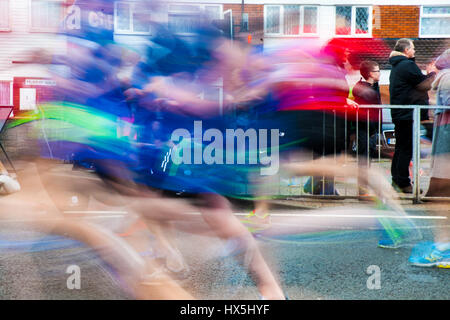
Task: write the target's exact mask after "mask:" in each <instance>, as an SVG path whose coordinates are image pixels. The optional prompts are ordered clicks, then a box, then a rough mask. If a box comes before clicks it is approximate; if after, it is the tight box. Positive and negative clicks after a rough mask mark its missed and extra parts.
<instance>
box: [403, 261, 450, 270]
mask: <svg viewBox="0 0 450 320" xmlns="http://www.w3.org/2000/svg"><path fill="white" fill-rule="evenodd" d="M411 265H413V266H416V267H424V268H428V267H438V268H442V269H450V262H446V261H445V262H443V261H437V262H432V263H426V264H425V263H420V262H411Z"/></svg>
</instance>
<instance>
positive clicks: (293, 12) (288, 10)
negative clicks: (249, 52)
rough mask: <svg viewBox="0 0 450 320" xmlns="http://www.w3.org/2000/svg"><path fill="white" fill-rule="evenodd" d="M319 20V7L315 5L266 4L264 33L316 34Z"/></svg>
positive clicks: (280, 34)
mask: <svg viewBox="0 0 450 320" xmlns="http://www.w3.org/2000/svg"><path fill="white" fill-rule="evenodd" d="M318 20H319V19H318V8H317V7H314V6H300V5H295V4H293V5H266V6H264V33H265V34H266V35H269V36H270V35H272V36H299V35H314V36H315V35H317V32H318V31H317V25H318Z"/></svg>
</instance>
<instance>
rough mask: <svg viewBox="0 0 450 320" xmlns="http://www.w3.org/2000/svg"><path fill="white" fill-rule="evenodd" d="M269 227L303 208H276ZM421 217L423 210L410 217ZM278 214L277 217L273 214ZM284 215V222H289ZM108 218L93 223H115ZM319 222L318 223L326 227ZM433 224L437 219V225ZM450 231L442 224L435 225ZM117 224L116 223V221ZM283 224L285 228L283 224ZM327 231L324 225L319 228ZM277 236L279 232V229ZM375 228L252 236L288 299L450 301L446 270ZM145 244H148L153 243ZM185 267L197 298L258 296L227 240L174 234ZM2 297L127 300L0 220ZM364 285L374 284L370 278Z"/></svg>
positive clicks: (39, 237) (428, 227) (104, 275)
mask: <svg viewBox="0 0 450 320" xmlns="http://www.w3.org/2000/svg"><path fill="white" fill-rule="evenodd" d="M273 213H274V217H273V224H274V226H275V227H276V226H277V225H278V226H282V225H283V223H284V224H286V223H285V222H286V220H285V219H286V215H288V214H293V215H296V214H298V215H300V214H304V213H308V211H307V210H299V209H296V210H290V211H289V212H286V211H282V210H281V209H279V210H278V211H277V210H275V211H274V212H273ZM410 213H411V214H413V215H416V216H425V217H426V216H427V215H424V214H422V213H421V212H418V211H414V212H410ZM277 214H280V216H277ZM288 218H289V217H288ZM115 219H121V218H114V217H108V218H103V219H100V220H99V221H100V222H99V223H102V224H103V225H109V226H112V227H114V226H117V225H118V223H117V221H115ZM327 221H329V220H322V221H321V222H320V224H321V225H323V226H327V223H328V222H327ZM435 222H436V221H435ZM432 223H433V221H432V220H427V219H417V225H418V227H419V228H420V230H421V231H422V232H423V236H424V240H431V239H432V231H433V229H434V227H435V225H434V224H432ZM438 223H439V226H440V227H444V228H449V226H448V225H449V223H448V220H442V221H438ZM119 224H120V223H119ZM288 224H291V222H289V223H288ZM325 229H326V228H325ZM281 233H282V232H281ZM378 238H379V232H378V231H376V230H367V229H366V230H360V231H358V230H351V229H350V228H346V227H345V225H344V227H342V226H341V227H340V230H339V232H332V231H331V229H329V230H326V231H325V232H321V233H320V232H319V233H317V232H315V233H305V234H295V233H294V234H291V235H277V236H275V235H273V234H270V233H267V234H266V236H263V237H258V243H259V245H260V248H261V250H262V252H263V255H264V257H265V258H266V259H267V261H268V263H269V265H270V266H271V267H272V269H273V270H274V272H275V273H276V274H277V275H278V278H279V280H280V283H281V285H282V287H283V290H284V291H285V292H286V294H287V295H288V296H289V298H290V299H294V300H295V299H314V300H315V299H449V298H450V291H449V290H448V288H449V284H450V274H449V272H450V270H449V269H438V268H420V267H414V266H411V265H409V263H408V257H409V255H410V253H411V248H412V244H411V245H409V246H407V247H405V248H401V249H394V250H390V249H381V248H377V246H376V243H377V241H378ZM149 239H150V243H152V241H153V240H151V237H150V238H149ZM177 242H178V244H179V246H180V250H181V251H182V252H183V254H184V257H185V259H186V262H187V263H188V265H189V267H190V271H189V273H187V274H186V275H185V276H186V277H185V278H184V279H183V280H180V282H179V283H180V284H181V285H182V286H183V287H184V288H185V289H186V290H188V291H189V292H191V293H192V294H193V295H194V296H195V297H197V298H199V299H219V300H220V299H259V295H258V291H257V289H256V287H255V285H254V283H253V281H252V280H251V279H250V278H249V277H248V276H247V274H246V272H245V269H244V268H242V267H241V266H240V265H239V264H238V263H237V262H236V261H235V259H234V258H233V257H230V256H226V255H225V256H223V255H224V254H225V252H227V251H226V249H227V248H229V247H230V246H231V244H232V243H225V242H223V241H219V240H217V239H215V238H210V237H206V236H198V235H191V234H188V233H185V232H178V233H177ZM0 252H1V254H0V299H132V298H133V297H132V296H130V295H129V294H128V293H127V292H126V291H125V289H124V287H123V286H122V285H121V284H120V282H119V281H118V279H117V278H116V277H115V276H114V274H113V273H112V272H111V270H109V269H108V268H107V267H106V265H105V264H104V263H103V262H102V261H101V260H100V259H99V258H98V257H97V256H96V255H95V254H94V253H93V251H92V250H90V249H89V248H87V247H85V246H82V245H80V244H79V243H77V242H73V241H72V240H70V239H65V238H52V237H49V236H48V235H45V234H39V233H36V232H33V231H30V230H24V229H23V228H22V229H20V228H19V229H16V230H12V229H11V228H10V226H9V225H8V224H5V223H0ZM71 265H77V266H79V267H80V273H81V274H80V279H81V283H80V289H68V288H67V279H68V277H69V276H70V274H68V273H66V270H67V268H68V267H69V266H71ZM369 266H376V267H372V268H377V267H379V270H380V278H379V279H380V282H379V285H380V286H379V288H378V289H377V288H372V289H369V288H368V285H367V282H368V279H369V277H370V276H371V274H368V273H367V269H368V268H369ZM369 282H370V283H374V282H371V281H369Z"/></svg>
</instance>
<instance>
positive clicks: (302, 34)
mask: <svg viewBox="0 0 450 320" xmlns="http://www.w3.org/2000/svg"><path fill="white" fill-rule="evenodd" d="M287 5H291V4H287V3H283V4H265V5H264V36H265V37H273V38H300V37H302V38H304V37H312V38H316V37H319V26H320V21H319V19H320V14H319V7H320V6H318V5H304V4H293V5H298V6H299V11H300V18H299V33H298V34H285V33H284V7H285V6H287ZM269 7H280V17H279V18H280V26H279V28H280V32H278V33H269V32H267V29H268V28H267V19H266V18H267V9H268V8H269ZM305 7H307V8H316V10H317V16H316V18H317V20H316V21H317V24H316V32H315V33H305V32H303V30H304V22H305V15H304V13H305Z"/></svg>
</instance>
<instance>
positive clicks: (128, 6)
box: [114, 1, 150, 34]
mask: <svg viewBox="0 0 450 320" xmlns="http://www.w3.org/2000/svg"><path fill="white" fill-rule="evenodd" d="M149 21H150V10H149V8H148V6H146V5H145V3H139V2H124V1H116V2H115V3H114V32H115V33H118V34H150V23H149Z"/></svg>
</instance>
